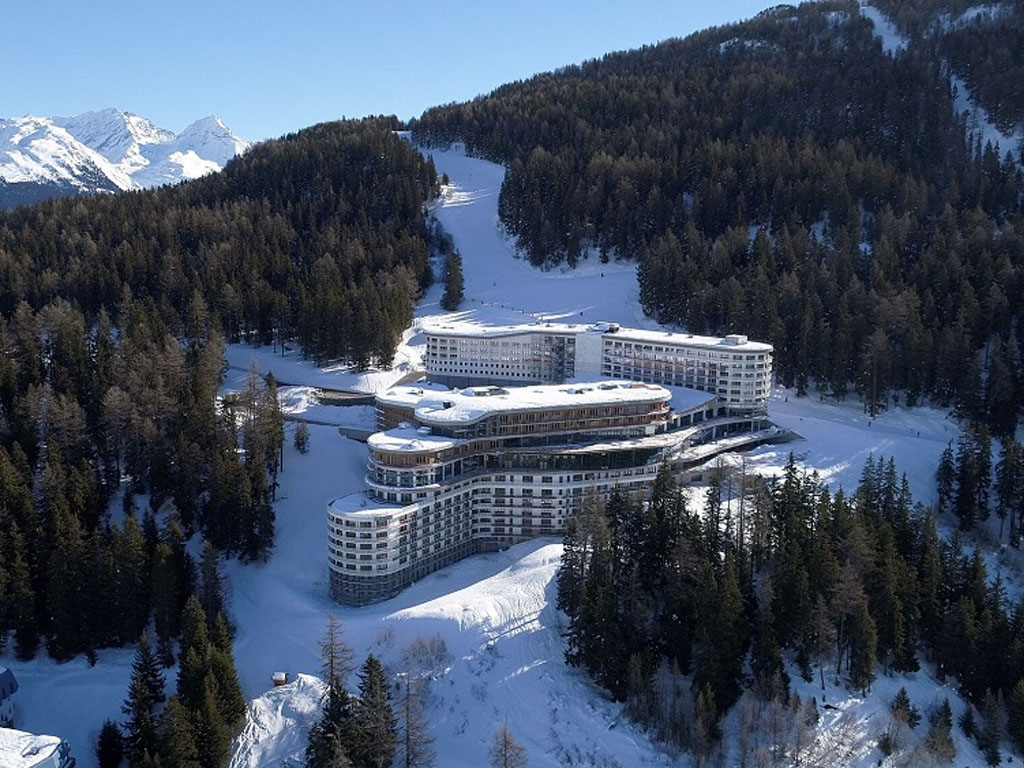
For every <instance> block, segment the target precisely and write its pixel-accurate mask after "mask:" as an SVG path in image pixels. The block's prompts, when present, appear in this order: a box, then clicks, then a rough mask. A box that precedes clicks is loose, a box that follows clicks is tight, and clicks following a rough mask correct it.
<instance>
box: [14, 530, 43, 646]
mask: <svg viewBox="0 0 1024 768" xmlns="http://www.w3.org/2000/svg"><path fill="white" fill-rule="evenodd" d="M9 525H10V527H9V531H8V536H7V538H8V544H7V546H8V549H7V600H8V602H7V605H8V607H9V612H10V613H9V621H10V626H11V628H12V629H13V630H14V632H15V642H14V652H15V655H16V656H17V657H18V659H20V660H22V661H28V660H29V659H31V658H33V657H34V656H35V655H36V650H37V649H38V648H39V624H38V623H37V621H36V594H35V590H34V589H33V588H32V580H31V574H30V572H29V565H28V549H27V546H26V543H25V538H24V537H23V536H22V535H21V531H20V530H19V528H18V525H17V523H15V522H14V521H13V520H12V521H11V522H10V524H9Z"/></svg>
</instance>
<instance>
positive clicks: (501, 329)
mask: <svg viewBox="0 0 1024 768" xmlns="http://www.w3.org/2000/svg"><path fill="white" fill-rule="evenodd" d="M422 330H423V332H424V333H426V334H432V335H437V336H458V337H465V338H495V337H501V336H519V335H522V334H525V333H540V332H543V333H552V334H566V335H579V334H584V333H594V334H599V335H601V336H604V337H605V338H606V339H612V338H621V339H629V340H630V341H642V342H650V343H652V344H674V345H677V346H680V347H708V348H718V349H728V350H733V351H744V352H771V351H772V345H771V344H765V343H764V342H760V341H750V340H749V339H748V338H747V337H746V336H742V335H739V334H731V335H729V336H698V335H696V334H692V333H681V332H678V331H651V330H644V329H642V328H626V327H623V326H620V325H619V324H618V323H589V324H587V325H574V324H569V323H546V322H538V323H522V324H520V325H481V324H479V323H474V322H468V321H458V320H453V321H449V322H434V323H424V324H423V326H422Z"/></svg>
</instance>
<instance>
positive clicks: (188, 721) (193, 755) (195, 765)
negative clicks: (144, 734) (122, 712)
mask: <svg viewBox="0 0 1024 768" xmlns="http://www.w3.org/2000/svg"><path fill="white" fill-rule="evenodd" d="M192 722H193V718H192V716H191V714H190V713H189V711H188V710H187V709H186V708H185V706H184V705H183V704H182V703H181V700H180V699H178V697H177V696H171V697H170V699H168V701H167V706H166V707H164V711H163V712H162V713H161V714H160V718H159V721H158V725H157V755H158V759H159V765H166V766H175V768H203V766H204V763H203V762H201V760H200V755H199V750H198V748H197V746H196V734H195V729H194V727H193V725H192Z"/></svg>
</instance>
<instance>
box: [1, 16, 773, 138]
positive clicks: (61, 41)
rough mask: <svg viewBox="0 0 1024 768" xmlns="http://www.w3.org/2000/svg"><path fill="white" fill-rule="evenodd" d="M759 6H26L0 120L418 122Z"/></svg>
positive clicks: (264, 130) (248, 133)
mask: <svg viewBox="0 0 1024 768" xmlns="http://www.w3.org/2000/svg"><path fill="white" fill-rule="evenodd" d="M771 4H774V3H773V2H772V0H767V1H766V0H717V1H716V0H710V1H709V0H617V1H616V2H609V1H607V0H591V1H590V2H581V1H577V0H546V1H544V0H536V1H535V0H522V1H518V2H517V1H516V0H505V1H504V2H490V1H489V0H476V1H474V0H435V1H433V2H429V1H426V0H416V1H414V0H401V1H400V0H394V1H392V2H389V1H388V0H377V1H375V0H362V1H361V2H348V1H347V0H344V1H343V0H309V1H307V0H276V1H275V2H268V1H267V0H232V1H231V2H228V0H206V1H205V2H203V1H201V0H175V2H159V0H158V1H156V2H152V1H151V0H134V1H133V2H131V3H129V2H114V1H113V0H28V2H11V3H6V4H5V7H4V10H3V14H2V15H3V22H2V24H0V54H2V61H3V64H2V75H0V77H2V80H3V85H2V86H0V116H4V117H11V116H18V115H24V114H28V113H31V114H36V115H72V114H77V113H79V112H84V111H87V110H90V109H100V108H103V107H108V106H116V107H119V108H121V109H123V110H127V111H129V112H136V113H138V114H141V115H144V116H146V117H148V118H150V119H151V120H153V121H154V122H156V123H157V124H158V125H160V126H162V127H164V128H168V129H170V130H173V131H180V130H181V129H182V128H184V127H185V125H187V124H188V123H189V122H191V121H192V120H194V119H197V118H199V117H203V116H205V115H208V114H217V115H219V116H220V117H221V118H223V120H224V121H225V122H226V123H227V124H228V125H229V126H231V128H232V129H233V130H234V131H235V132H236V133H238V134H239V135H240V136H242V137H243V138H246V139H251V140H255V139H263V138H270V137H274V136H278V135H280V134H282V133H287V132H289V131H293V130H297V129H299V128H302V127H304V126H307V125H311V124H313V123H316V122H320V121H323V120H332V119H336V118H338V117H341V116H346V117H362V116H364V115H367V114H397V115H398V116H399V117H401V118H409V117H415V116H418V115H419V114H421V113H422V112H423V110H424V109H426V108H427V107H430V106H433V105H436V104H442V103H446V102H450V101H462V100H465V99H469V98H472V97H473V96H476V95H478V94H480V93H486V92H487V91H489V90H491V89H492V88H494V87H496V86H498V85H501V84H502V83H505V82H508V81H510V80H515V79H519V78H524V77H529V76H530V75H532V74H535V73H537V72H544V71H547V70H550V69H554V68H556V67H559V66H562V65H565V64H573V63H578V62H580V61H583V60H585V59H589V58H594V57H595V56H600V55H601V54H603V53H606V52H608V51H614V50H621V49H625V48H635V47H638V46H640V45H643V44H645V43H654V42H657V41H659V40H663V39H665V38H668V37H676V36H684V35H686V34H688V33H690V32H693V31H696V30H699V29H704V28H705V27H708V26H711V25H715V24H723V23H727V22H730V21H737V20H740V19H744V18H749V17H751V16H753V15H754V14H756V13H757V12H758V11H760V10H762V9H763V8H765V7H767V6H768V5H771Z"/></svg>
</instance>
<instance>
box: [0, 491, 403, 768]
mask: <svg viewBox="0 0 1024 768" xmlns="http://www.w3.org/2000/svg"><path fill="white" fill-rule="evenodd" d="M406 506H408V505H402V504H395V503H394V502H393V501H392V502H388V501H379V500H378V499H375V498H373V497H372V496H370V495H369V494H368V493H367V492H366V491H356V492H355V493H350V494H348V495H346V496H339V497H338V498H336V499H332V500H331V501H329V502H328V503H327V509H328V510H329V511H330V512H331V513H333V514H335V515H343V516H345V517H378V516H380V515H393V514H398V513H399V512H401V511H402V510H403V509H405V508H406ZM0 765H3V764H2V763H0Z"/></svg>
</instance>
